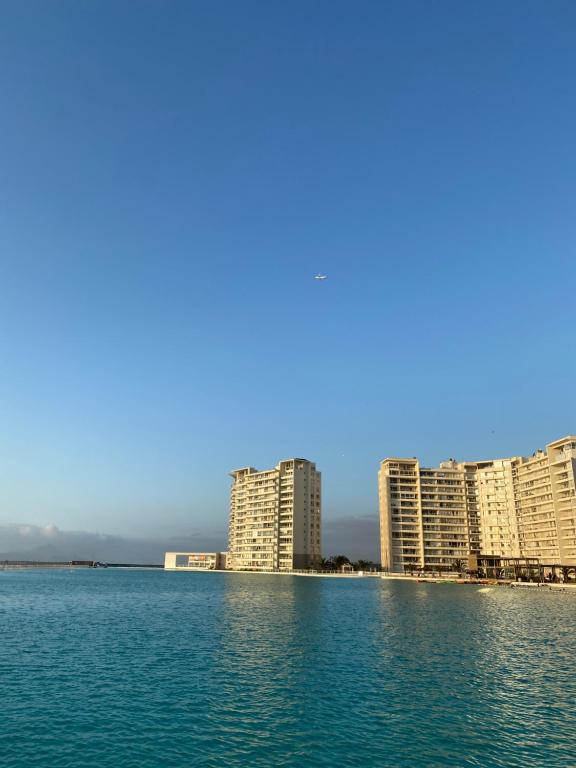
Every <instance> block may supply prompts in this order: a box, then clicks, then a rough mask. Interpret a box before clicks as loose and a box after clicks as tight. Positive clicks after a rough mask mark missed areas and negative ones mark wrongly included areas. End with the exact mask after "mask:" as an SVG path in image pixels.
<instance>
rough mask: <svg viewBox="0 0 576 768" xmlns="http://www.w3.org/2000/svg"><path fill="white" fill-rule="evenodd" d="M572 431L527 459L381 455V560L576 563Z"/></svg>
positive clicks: (396, 566)
mask: <svg viewBox="0 0 576 768" xmlns="http://www.w3.org/2000/svg"><path fill="white" fill-rule="evenodd" d="M575 467H576V437H573V436H569V437H566V438H562V439H561V440H557V441H556V442H554V443H550V444H549V445H548V446H546V449H545V450H543V451H541V450H539V451H536V452H535V453H534V455H533V456H532V457H530V458H524V457H512V458H507V459H491V460H488V461H480V462H456V461H454V460H450V461H447V462H443V463H442V464H441V465H440V466H439V467H438V468H432V469H431V468H424V467H421V466H420V463H419V461H418V460H417V459H401V458H388V459H385V460H384V461H383V462H382V464H381V467H380V472H379V481H378V485H379V498H380V538H381V555H382V565H383V567H384V568H385V569H386V570H390V571H396V572H402V571H405V570H413V569H415V568H426V569H430V570H440V571H447V570H455V569H457V568H458V567H459V566H460V565H461V563H462V561H463V560H464V559H465V558H466V557H467V556H468V554H478V553H482V554H485V555H494V556H498V557H537V558H539V559H540V560H541V561H542V562H546V563H557V564H560V565H576V499H575V484H574V477H575V474H576V470H575Z"/></svg>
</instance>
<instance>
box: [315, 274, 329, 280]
mask: <svg viewBox="0 0 576 768" xmlns="http://www.w3.org/2000/svg"><path fill="white" fill-rule="evenodd" d="M327 277H328V275H316V277H315V278H314V280H326V278H327Z"/></svg>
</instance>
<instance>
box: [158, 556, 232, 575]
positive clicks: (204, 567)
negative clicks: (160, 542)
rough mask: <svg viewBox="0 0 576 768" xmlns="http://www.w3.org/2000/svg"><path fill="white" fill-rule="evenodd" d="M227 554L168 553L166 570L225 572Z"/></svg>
mask: <svg viewBox="0 0 576 768" xmlns="http://www.w3.org/2000/svg"><path fill="white" fill-rule="evenodd" d="M226 554H227V553H226V552H166V554H165V556H164V568H165V570H167V571H223V570H225V569H226Z"/></svg>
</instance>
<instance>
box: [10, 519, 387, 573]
mask: <svg viewBox="0 0 576 768" xmlns="http://www.w3.org/2000/svg"><path fill="white" fill-rule="evenodd" d="M322 528H323V535H322V539H323V546H322V554H323V555H324V557H327V556H329V555H336V554H345V555H347V556H348V557H350V558H351V559H352V560H356V559H359V558H362V559H365V560H373V561H374V562H379V560H380V550H379V529H378V516H377V515H376V514H374V515H365V516H349V517H340V518H336V519H332V520H324V521H323V526H322ZM226 540H227V532H226V530H225V529H222V530H214V531H204V532H200V531H198V532H191V533H188V534H185V535H182V536H172V537H166V538H161V537H158V538H139V537H130V536H113V535H109V534H100V533H93V532H90V531H65V530H62V529H60V528H58V527H57V526H55V525H52V524H51V525H47V526H45V527H42V526H39V525H27V524H25V523H24V524H11V525H0V560H42V561H47V562H50V561H67V560H100V561H102V562H126V563H143V562H145V563H150V564H159V563H163V562H164V553H165V552H170V551H172V552H174V551H179V550H181V551H183V552H193V551H196V552H217V551H220V550H223V549H225V548H226Z"/></svg>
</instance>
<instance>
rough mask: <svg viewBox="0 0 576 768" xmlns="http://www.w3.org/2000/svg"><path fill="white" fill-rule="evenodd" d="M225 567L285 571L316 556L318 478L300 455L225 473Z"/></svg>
mask: <svg viewBox="0 0 576 768" xmlns="http://www.w3.org/2000/svg"><path fill="white" fill-rule="evenodd" d="M231 476H232V478H233V480H234V482H233V484H232V489H231V493H230V526H229V536H228V560H227V567H228V568H230V569H232V570H250V571H288V570H293V569H301V568H313V567H315V566H316V565H317V564H318V562H319V560H320V557H321V550H320V541H321V476H320V472H318V471H317V470H316V465H315V464H313V463H312V462H310V461H307V460H306V459H288V460H286V461H281V462H280V463H279V464H278V465H277V466H276V467H275V468H274V469H268V470H264V471H262V472H259V471H258V470H256V469H254V468H253V467H245V468H244V469H237V470H235V471H234V472H232V473H231Z"/></svg>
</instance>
